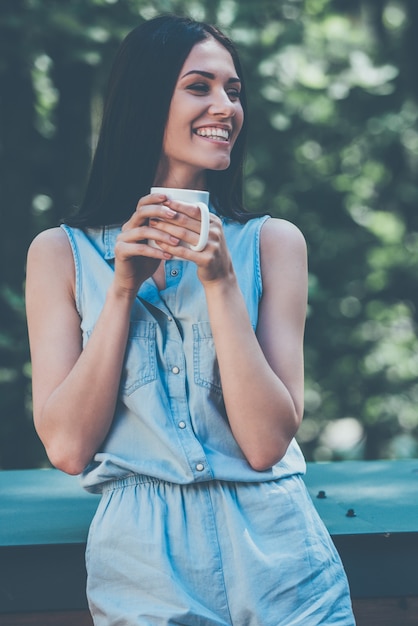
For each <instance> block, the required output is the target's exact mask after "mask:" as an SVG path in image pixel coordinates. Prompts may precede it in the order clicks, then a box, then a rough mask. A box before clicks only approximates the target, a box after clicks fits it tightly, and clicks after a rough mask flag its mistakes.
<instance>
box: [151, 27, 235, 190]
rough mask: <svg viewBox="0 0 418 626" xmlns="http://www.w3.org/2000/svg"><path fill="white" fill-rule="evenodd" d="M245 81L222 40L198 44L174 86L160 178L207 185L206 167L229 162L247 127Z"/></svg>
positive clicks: (222, 166)
mask: <svg viewBox="0 0 418 626" xmlns="http://www.w3.org/2000/svg"><path fill="white" fill-rule="evenodd" d="M240 90H241V80H240V79H239V78H238V77H237V76H236V69H235V66H234V63H233V61H232V57H231V55H230V53H229V52H228V50H226V49H225V48H224V46H223V45H221V44H220V43H219V42H218V41H216V39H213V38H212V37H211V38H208V39H206V40H205V41H203V42H202V43H198V44H196V45H195V46H194V47H193V48H192V50H191V52H190V54H189V56H188V57H187V59H186V61H185V63H184V65H183V67H182V69H181V71H180V76H179V79H178V81H177V83H176V86H175V88H174V92H173V96H172V100H171V105H170V112H169V116H168V120H167V125H166V129H165V135H164V142H163V155H162V159H161V160H160V164H159V168H158V170H157V177H156V178H157V182H158V183H159V184H163V183H164V184H165V185H166V186H167V187H173V186H177V187H183V188H189V189H203V188H205V187H206V171H207V170H211V171H217V170H225V169H226V168H228V167H229V164H230V160H231V151H232V148H233V147H234V144H235V141H236V139H237V137H238V136H239V133H240V131H241V128H242V124H243V118H244V112H243V108H242V105H241V100H240Z"/></svg>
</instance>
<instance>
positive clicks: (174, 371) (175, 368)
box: [171, 365, 180, 374]
mask: <svg viewBox="0 0 418 626" xmlns="http://www.w3.org/2000/svg"><path fill="white" fill-rule="evenodd" d="M171 371H172V372H173V374H178V373H179V372H180V368H179V367H177V365H175V366H174V367H172V368H171Z"/></svg>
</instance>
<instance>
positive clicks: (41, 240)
mask: <svg viewBox="0 0 418 626" xmlns="http://www.w3.org/2000/svg"><path fill="white" fill-rule="evenodd" d="M64 245H68V237H67V236H66V234H65V232H64V231H63V229H62V228H59V227H58V226H56V227H54V228H48V229H47V230H42V231H41V232H40V233H38V234H37V235H36V236H35V237H34V239H33V240H32V243H31V244H30V246H29V250H30V251H36V252H38V251H45V252H47V251H50V250H51V249H56V248H61V247H62V246H64Z"/></svg>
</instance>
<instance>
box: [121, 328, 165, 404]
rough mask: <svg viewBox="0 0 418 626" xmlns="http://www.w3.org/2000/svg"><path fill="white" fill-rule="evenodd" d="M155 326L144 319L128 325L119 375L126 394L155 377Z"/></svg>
mask: <svg viewBox="0 0 418 626" xmlns="http://www.w3.org/2000/svg"><path fill="white" fill-rule="evenodd" d="M156 327H157V324H156V322H146V321H144V320H139V321H134V322H131V323H130V325H129V337H128V344H127V348H126V352H125V359H124V362H123V367H122V376H121V389H122V390H123V391H124V392H125V393H126V394H128V395H130V394H131V393H133V392H134V391H136V390H137V389H139V387H142V386H143V385H146V384H148V383H150V382H152V381H153V380H155V379H156V378H157V354H156V344H155V335H156Z"/></svg>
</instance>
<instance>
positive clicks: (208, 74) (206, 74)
mask: <svg viewBox="0 0 418 626" xmlns="http://www.w3.org/2000/svg"><path fill="white" fill-rule="evenodd" d="M190 74H199V76H204V77H205V78H209V79H211V80H214V79H215V74H212V72H205V71H203V70H190V72H186V73H185V74H183V76H182V78H185V77H186V76H190ZM227 82H228V83H240V82H241V79H240V78H238V76H233V77H231V78H228V80H227Z"/></svg>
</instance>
